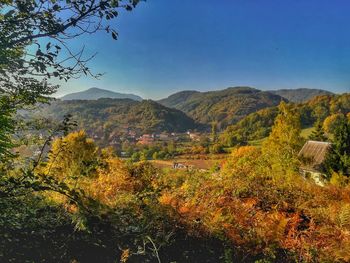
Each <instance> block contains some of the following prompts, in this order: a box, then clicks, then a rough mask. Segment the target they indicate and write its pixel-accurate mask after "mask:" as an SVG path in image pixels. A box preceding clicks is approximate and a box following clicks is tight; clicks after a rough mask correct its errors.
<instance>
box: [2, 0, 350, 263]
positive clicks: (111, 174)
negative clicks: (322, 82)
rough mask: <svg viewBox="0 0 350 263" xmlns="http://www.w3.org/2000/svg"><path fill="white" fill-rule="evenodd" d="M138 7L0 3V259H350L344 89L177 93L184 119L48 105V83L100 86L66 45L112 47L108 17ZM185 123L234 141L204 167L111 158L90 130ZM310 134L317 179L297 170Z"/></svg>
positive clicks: (108, 104) (349, 103) (349, 100)
mask: <svg viewBox="0 0 350 263" xmlns="http://www.w3.org/2000/svg"><path fill="white" fill-rule="evenodd" d="M138 3H139V1H137V0H124V1H94V0H87V1H68V0H62V1H61V0H55V1H51V0H50V1H45V0H43V1H12V0H5V1H1V0H0V10H1V13H0V209H1V213H0V262H21V263H22V262H64V263H65V262H69V263H78V262H79V263H85V262H88V263H89V262H106V263H114V262H121V263H126V262H129V263H132V262H135V263H143V262H152V263H153V262H157V263H161V262H163V263H164V262H173V263H175V262H178V263H180V262H181V263H182V262H189V263H197V262H198V263H202V262H208V263H209V262H210V263H214V262H215V263H216V262H225V263H230V262H231V263H232V262H247V263H248V262H249V263H250V262H251V263H267V262H276V263H277V262H310V263H312V262H339V263H343V262H350V234H349V233H350V198H349V197H350V179H349V178H350V114H349V112H350V95H349V94H348V93H346V94H338V95H322V96H317V97H315V98H312V99H311V100H308V101H307V102H303V103H297V104H295V103H289V102H287V100H285V99H283V98H282V97H280V96H278V95H272V94H271V93H269V92H263V91H259V90H255V89H251V88H231V89H227V90H224V91H220V92H208V93H198V92H185V93H184V94H186V96H184V98H187V99H184V102H185V103H184V105H183V106H181V107H184V108H183V110H184V111H185V112H186V113H187V114H188V115H189V116H187V115H186V114H185V113H183V112H181V111H180V110H176V109H170V108H167V107H165V106H162V105H161V104H159V103H157V102H153V101H141V102H139V101H132V100H128V99H126V100H118V99H99V100H91V101H63V102H62V101H54V100H53V99H52V97H53V95H54V94H55V92H56V91H57V89H58V86H56V85H52V84H50V80H52V81H53V80H56V81H57V80H66V81H69V80H70V79H72V78H78V77H79V76H80V75H81V74H85V75H89V76H94V77H98V76H96V75H94V73H93V72H92V71H91V69H90V68H89V67H88V66H87V62H88V61H90V59H91V58H84V56H83V52H80V53H78V54H79V55H78V56H76V55H72V54H74V53H73V52H72V51H71V49H70V46H69V44H70V43H71V42H70V40H71V39H76V38H79V37H80V36H81V35H84V34H85V35H86V34H89V35H90V34H91V35H93V34H94V33H96V32H97V31H103V32H105V33H107V34H109V35H110V36H111V38H112V39H115V40H116V39H117V38H118V32H116V31H115V30H114V29H112V28H111V27H110V26H109V22H110V21H111V20H112V19H113V18H116V17H117V16H118V13H119V12H124V11H132V10H133V9H134V8H136V7H137V5H138ZM62 17H64V18H65V19H64V20H63V19H62ZM96 21H97V23H94V22H96ZM91 24H94V25H95V26H96V28H95V29H93V30H92V29H91V28H90V26H91ZM45 41H47V42H46V43H44V42H45ZM67 56H68V57H67ZM67 61H70V62H71V63H68V64H67V63H66V62H67ZM197 96H198V97H197ZM173 99H174V98H173ZM173 101H175V102H176V103H180V99H179V98H175V99H174V100H173ZM33 113H35V114H36V117H35V118H32V119H31V118H29V117H30V116H31V114H33ZM72 115H73V116H72ZM21 116H24V117H25V118H22V117H21ZM191 117H192V118H193V119H194V120H196V121H198V122H200V123H201V124H211V133H210V135H209V136H210V138H207V137H208V136H207V134H204V135H203V134H191V135H192V138H194V139H193V140H192V141H189V142H187V143H189V144H190V145H193V146H195V147H196V148H197V147H198V148H200V147H202V148H203V147H204V146H205V147H208V148H210V149H214V150H215V148H217V146H220V144H226V145H225V146H230V147H229V148H228V150H229V152H228V153H227V152H226V153H224V154H221V153H220V154H221V155H220V159H217V160H218V162H219V163H214V164H213V166H212V167H210V168H208V169H202V168H197V167H189V166H185V165H183V164H181V163H175V161H176V162H177V160H174V164H173V165H172V166H170V167H158V166H156V165H154V163H153V162H151V161H149V160H148V159H147V156H145V158H135V159H133V158H123V159H121V158H119V157H118V156H117V155H116V153H115V149H114V148H113V147H110V146H109V147H101V146H99V145H98V144H97V143H96V141H95V140H94V138H91V136H89V135H88V131H89V132H91V131H98V129H100V127H101V126H103V127H104V129H106V130H108V128H109V127H112V128H113V129H116V130H118V129H125V125H130V124H132V125H134V127H136V128H137V129H141V130H142V132H153V131H173V130H179V131H185V130H186V129H189V128H194V127H197V124H196V122H195V121H194V120H193V119H191ZM48 119H53V122H49V121H48ZM231 124H232V126H228V125H231ZM77 125H78V126H77ZM226 126H228V128H227V129H226V130H225V131H224V132H223V133H220V131H221V129H223V128H224V127H225V128H226ZM310 126H311V127H313V128H312V132H311V133H310V134H309V135H308V138H309V139H310V140H312V141H313V142H315V141H317V143H319V144H321V145H323V146H322V149H324V150H325V151H324V154H323V158H320V159H322V162H320V163H319V164H320V167H318V171H316V172H318V174H320V178H321V179H322V184H319V183H317V181H315V180H314V178H313V177H312V173H311V172H315V171H311V172H305V173H304V174H303V173H301V170H302V169H301V168H302V164H305V163H308V164H310V163H312V162H313V161H314V160H310V159H308V158H307V156H303V155H300V154H299V153H300V152H301V149H303V148H304V147H303V144H304V141H305V137H304V138H302V136H301V133H302V129H303V128H305V127H310ZM81 128H85V129H86V131H84V130H83V129H81ZM89 129H91V130H89ZM33 134H35V135H36V134H39V136H32V135H33ZM251 139H263V142H262V143H261V144H259V145H252V144H249V140H251ZM22 146H23V147H29V146H35V147H36V148H37V149H38V150H36V153H35V154H29V155H23V154H21V153H19V152H18V151H17V149H18V148H20V147H22ZM157 147H158V146H157ZM166 147H168V152H167V154H168V155H169V158H170V157H171V156H170V155H171V154H170V153H172V152H173V149H172V148H173V145H172V144H171V143H169V144H168V145H166ZM200 152H201V151H200ZM213 152H215V154H216V151H213ZM201 154H202V155H205V157H208V158H209V157H213V155H212V153H210V152H209V153H208V152H205V151H203V152H201ZM187 158H189V157H188V156H187Z"/></svg>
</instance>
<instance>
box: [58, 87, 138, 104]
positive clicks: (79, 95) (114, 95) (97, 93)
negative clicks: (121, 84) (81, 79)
mask: <svg viewBox="0 0 350 263" xmlns="http://www.w3.org/2000/svg"><path fill="white" fill-rule="evenodd" d="M101 98H109V99H132V100H136V101H141V100H142V98H141V97H139V96H137V95H134V94H124V93H118V92H114V91H110V90H105V89H99V88H91V89H88V90H85V91H82V92H76V93H71V94H67V95H65V96H63V97H61V98H60V99H61V100H98V99H101Z"/></svg>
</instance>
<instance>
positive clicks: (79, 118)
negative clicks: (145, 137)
mask: <svg viewBox="0 0 350 263" xmlns="http://www.w3.org/2000/svg"><path fill="white" fill-rule="evenodd" d="M32 114H33V115H34V116H35V117H36V118H40V117H45V118H49V119H51V120H52V121H54V122H57V121H61V120H63V118H64V116H65V115H67V114H71V115H72V116H73V120H75V121H76V122H77V124H78V129H84V130H86V131H87V132H88V133H89V134H90V135H91V134H92V135H93V134H98V135H99V137H105V138H108V137H109V136H110V135H111V134H114V135H119V136H121V135H125V134H126V133H128V131H129V130H133V131H135V132H136V133H138V134H144V133H153V132H159V133H160V132H163V131H167V132H185V131H187V130H189V129H197V128H200V126H199V125H198V124H197V123H195V121H194V120H193V119H191V118H190V117H188V116H187V115H186V114H185V113H183V112H181V111H179V110H176V109H170V108H167V107H165V106H163V105H161V104H159V103H157V102H154V101H151V100H143V101H135V100H131V99H99V100H69V101H59V100H58V101H54V102H52V104H51V105H46V106H44V105H43V106H41V107H40V109H39V110H37V111H36V112H34V113H32Z"/></svg>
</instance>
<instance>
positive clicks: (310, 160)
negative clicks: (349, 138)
mask: <svg viewBox="0 0 350 263" xmlns="http://www.w3.org/2000/svg"><path fill="white" fill-rule="evenodd" d="M331 145H332V144H331V143H329V142H319V141H307V142H306V143H305V144H304V146H303V148H302V149H301V150H300V152H299V155H298V156H299V157H300V158H301V160H302V164H301V166H300V173H301V174H302V175H303V176H304V177H306V178H312V179H313V180H314V181H315V183H316V184H318V185H321V186H323V185H324V182H325V174H324V169H323V168H324V161H325V159H326V156H327V153H328V151H329V150H330V148H331Z"/></svg>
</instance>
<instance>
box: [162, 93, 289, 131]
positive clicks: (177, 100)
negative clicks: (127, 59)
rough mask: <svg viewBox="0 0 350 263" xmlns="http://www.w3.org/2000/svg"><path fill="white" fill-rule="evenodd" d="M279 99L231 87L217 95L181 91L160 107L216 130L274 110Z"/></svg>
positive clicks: (266, 94) (163, 101) (280, 99)
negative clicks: (213, 125)
mask: <svg viewBox="0 0 350 263" xmlns="http://www.w3.org/2000/svg"><path fill="white" fill-rule="evenodd" d="M282 100H284V99H283V98H282V97H280V96H278V95H274V94H272V93H269V92H265V91H260V90H257V89H254V88H249V87H233V88H228V89H225V90H219V91H208V92H196V91H183V92H180V93H176V94H173V95H171V96H169V97H168V98H166V99H163V100H160V101H159V103H161V104H163V105H164V106H167V107H171V108H176V109H178V110H181V111H183V112H185V113H186V114H188V115H189V116H190V117H192V118H193V119H194V120H196V121H198V122H200V123H205V124H208V123H212V122H216V123H217V124H218V127H219V128H221V129H222V128H224V127H226V126H228V125H230V124H234V123H236V122H237V121H239V120H241V119H242V118H244V117H245V116H246V115H248V114H250V113H252V112H255V111H258V110H260V109H263V108H266V107H271V106H277V105H278V104H279V103H280V102H281V101H282Z"/></svg>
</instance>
